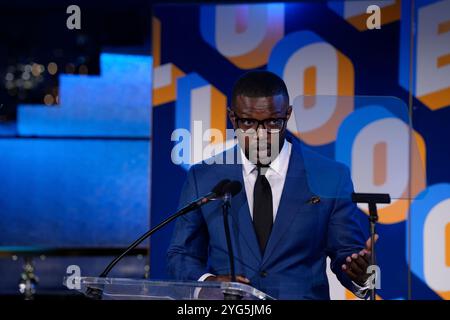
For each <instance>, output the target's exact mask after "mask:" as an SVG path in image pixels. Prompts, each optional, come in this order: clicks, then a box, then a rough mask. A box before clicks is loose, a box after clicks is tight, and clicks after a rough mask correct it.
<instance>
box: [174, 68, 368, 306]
mask: <svg viewBox="0 0 450 320" xmlns="http://www.w3.org/2000/svg"><path fill="white" fill-rule="evenodd" d="M291 112H292V107H291V106H290V104H289V96H288V92H287V88H286V85H285V84H284V82H283V80H282V79H281V78H279V77H278V76H276V75H275V74H273V73H271V72H268V71H252V72H249V73H246V74H245V75H243V76H242V77H241V78H240V79H238V81H237V82H236V83H235V85H234V87H233V92H232V106H231V108H230V110H229V117H230V120H231V122H232V124H233V126H234V129H235V130H236V131H238V132H239V133H241V134H238V137H239V144H238V145H237V146H236V147H235V148H232V149H230V150H227V151H225V152H224V153H222V154H221V155H219V156H217V157H216V158H215V159H214V160H215V161H208V163H201V164H197V165H194V166H192V167H191V168H190V170H189V172H188V175H187V179H186V182H185V184H184V187H183V189H182V193H181V199H180V206H183V205H185V204H187V203H188V202H190V201H192V200H193V199H196V198H198V197H199V196H201V195H204V194H206V193H208V192H209V191H211V189H212V188H213V187H214V186H215V185H216V183H217V182H218V181H221V180H222V179H230V180H238V181H240V182H241V183H242V185H243V186H244V187H245V188H244V189H245V190H243V191H242V192H240V193H239V194H238V195H236V196H235V197H234V198H232V199H231V208H230V214H229V224H230V228H231V238H232V239H231V240H232V247H233V249H234V259H235V268H236V274H238V276H237V280H238V281H240V282H243V283H247V284H250V285H252V286H253V287H255V288H258V289H260V290H261V291H263V292H266V293H267V294H269V295H271V296H273V297H275V298H278V299H329V298H330V296H329V285H328V279H327V275H326V258H327V257H330V259H331V269H332V271H333V272H334V273H335V274H336V276H337V278H338V279H339V281H340V282H341V283H342V284H343V285H344V286H345V287H346V288H348V289H349V290H351V291H352V292H354V293H355V294H356V295H358V296H359V297H363V296H365V295H366V292H367V288H368V274H367V273H366V270H367V267H368V266H369V256H370V252H369V250H370V240H368V241H367V243H364V235H363V232H362V230H361V227H360V225H359V223H358V217H357V215H358V210H357V207H356V206H355V205H354V204H353V203H352V202H351V198H350V195H351V193H352V192H353V185H352V182H351V179H350V174H349V171H348V169H347V168H346V167H345V166H344V165H342V164H339V163H337V162H335V161H332V160H330V159H327V158H325V157H323V156H320V155H318V154H316V153H314V152H312V151H311V150H309V149H308V148H306V147H305V146H304V145H303V144H302V143H301V142H300V141H298V140H297V139H296V138H295V137H292V136H290V135H289V134H287V131H286V124H287V121H288V120H289V117H290V115H291ZM305 121H306V120H305ZM249 132H251V134H248V133H249ZM229 159H234V160H236V161H235V162H234V163H232V164H229V163H224V162H222V161H225V160H228V162H229ZM211 162H213V163H212V164H211ZM324 182H326V183H324ZM318 191H320V192H318ZM327 195H328V196H327ZM168 270H169V274H170V275H171V276H172V277H173V278H175V279H178V280H192V281H195V280H200V281H230V268H229V260H228V251H227V245H226V238H225V231H224V225H223V216H222V210H221V203H219V201H216V202H211V203H209V204H207V205H205V206H203V207H202V208H201V209H198V210H196V211H194V212H191V213H189V214H186V215H184V216H182V217H180V218H179V219H178V220H177V222H176V225H175V229H174V233H173V238H172V241H171V244H170V247H169V250H168Z"/></svg>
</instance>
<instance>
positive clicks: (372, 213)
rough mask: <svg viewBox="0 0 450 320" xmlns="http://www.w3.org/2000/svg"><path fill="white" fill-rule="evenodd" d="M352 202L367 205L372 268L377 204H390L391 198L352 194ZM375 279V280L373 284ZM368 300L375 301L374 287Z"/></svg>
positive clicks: (379, 195)
mask: <svg viewBox="0 0 450 320" xmlns="http://www.w3.org/2000/svg"><path fill="white" fill-rule="evenodd" d="M352 201H353V202H355V203H367V204H368V205H369V232H370V240H371V241H370V251H371V256H370V263H371V265H372V266H375V265H376V254H375V228H376V223H377V222H378V212H377V204H378V203H390V202H391V197H390V196H389V194H385V193H353V194H352ZM372 274H375V277H377V276H378V275H377V274H376V271H375V270H374V271H373V273H372ZM376 282H377V279H376V278H375V283H376ZM369 291H370V300H376V286H374V285H371V287H370V289H369Z"/></svg>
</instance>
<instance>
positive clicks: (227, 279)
mask: <svg viewBox="0 0 450 320" xmlns="http://www.w3.org/2000/svg"><path fill="white" fill-rule="evenodd" d="M205 281H219V282H231V276H230V275H225V276H209V277H208V278H206V279H205ZM236 281H237V282H241V283H245V284H249V283H250V280H248V279H247V278H246V277H244V276H240V275H239V276H236Z"/></svg>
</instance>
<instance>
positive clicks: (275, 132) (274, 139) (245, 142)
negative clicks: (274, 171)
mask: <svg viewBox="0 0 450 320" xmlns="http://www.w3.org/2000/svg"><path fill="white" fill-rule="evenodd" d="M291 112H292V108H291V106H289V104H288V102H287V99H285V98H284V97H283V95H281V94H280V95H274V96H269V97H257V98H252V97H247V96H243V95H239V96H237V97H236V101H235V105H234V106H233V107H232V108H231V110H230V112H229V117H230V120H231V122H232V124H233V127H234V129H235V130H236V134H237V137H238V140H239V145H240V146H241V148H242V150H244V152H245V155H246V157H247V158H248V159H249V160H250V161H252V162H253V163H255V164H256V163H257V164H268V163H270V162H271V161H272V160H273V159H275V158H276V156H277V155H278V153H279V151H280V150H281V148H282V146H283V142H284V139H285V136H286V124H287V120H289V117H290V116H291ZM253 120H256V121H259V123H257V122H256V121H253ZM252 124H253V125H252Z"/></svg>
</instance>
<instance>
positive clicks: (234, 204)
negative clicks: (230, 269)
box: [227, 146, 262, 261]
mask: <svg viewBox="0 0 450 320" xmlns="http://www.w3.org/2000/svg"><path fill="white" fill-rule="evenodd" d="M237 148H238V147H237V146H236V147H235V148H233V149H234V152H235V153H236V154H237V155H238V156H239V152H240V151H239V149H237ZM228 169H229V170H230V171H229V172H228V174H227V178H229V179H231V180H237V181H239V182H240V183H241V184H242V191H241V192H239V194H237V195H236V196H235V197H233V198H232V199H231V208H230V216H231V218H232V224H233V227H234V228H236V230H238V233H239V234H240V235H241V237H242V238H243V239H244V241H245V243H246V244H247V246H248V247H249V249H250V251H251V252H252V253H253V255H254V256H255V258H256V259H257V260H258V261H261V260H262V256H261V252H260V250H259V244H258V240H257V237H256V233H255V229H254V227H253V221H252V217H251V215H250V210H249V208H248V201H247V194H246V192H245V184H244V178H243V176H242V165H241V164H233V165H229V168H228Z"/></svg>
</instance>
